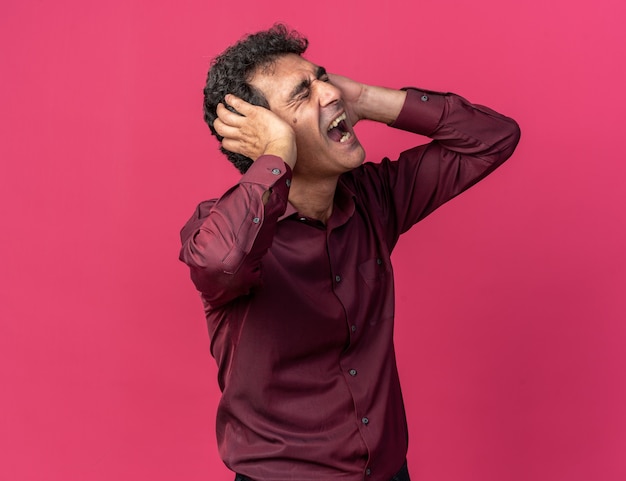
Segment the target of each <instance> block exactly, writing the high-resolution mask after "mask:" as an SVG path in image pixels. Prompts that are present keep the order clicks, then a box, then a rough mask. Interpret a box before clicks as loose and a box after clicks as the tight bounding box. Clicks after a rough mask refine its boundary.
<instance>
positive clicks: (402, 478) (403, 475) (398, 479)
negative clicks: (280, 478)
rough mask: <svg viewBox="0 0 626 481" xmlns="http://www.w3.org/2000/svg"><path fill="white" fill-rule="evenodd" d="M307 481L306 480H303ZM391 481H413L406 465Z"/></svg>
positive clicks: (239, 480) (240, 480) (242, 479)
mask: <svg viewBox="0 0 626 481" xmlns="http://www.w3.org/2000/svg"><path fill="white" fill-rule="evenodd" d="M235 481H252V480H251V479H250V478H246V477H245V476H243V475H241V474H238V475H236V476H235ZM303 481H305V480H303ZM389 481H411V478H409V470H408V469H407V467H406V463H404V466H402V468H401V469H400V471H398V472H397V473H396V474H394V475H393V477H392V478H391V479H390V480H389Z"/></svg>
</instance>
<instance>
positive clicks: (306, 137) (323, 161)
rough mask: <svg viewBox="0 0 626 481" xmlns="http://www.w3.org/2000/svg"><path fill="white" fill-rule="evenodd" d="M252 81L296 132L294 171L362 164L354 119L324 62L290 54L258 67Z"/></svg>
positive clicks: (320, 172)
mask: <svg viewBox="0 0 626 481" xmlns="http://www.w3.org/2000/svg"><path fill="white" fill-rule="evenodd" d="M250 84H252V86H254V87H255V88H257V89H259V90H260V91H261V92H262V93H263V94H264V96H265V98H266V99H267V101H268V103H269V105H270V110H271V111H272V112H274V113H275V114H276V115H278V116H279V117H280V118H281V119H283V120H284V121H285V122H287V123H288V124H289V125H291V127H292V128H293V130H294V132H295V134H296V145H297V149H298V159H297V162H296V166H295V169H294V175H296V174H297V175H299V176H307V177H310V178H324V177H332V176H338V175H340V174H342V173H344V172H347V171H349V170H351V169H354V168H355V167H358V166H359V165H361V163H362V162H363V159H364V158H365V152H364V151H363V147H362V146H361V144H360V143H359V141H358V139H357V138H356V135H355V134H354V130H353V128H352V125H350V123H349V120H348V118H347V115H346V112H345V107H344V103H343V100H342V98H341V92H340V91H339V89H338V88H337V87H335V86H334V85H332V84H331V83H330V82H329V79H328V76H327V75H326V71H325V70H324V69H323V68H321V67H318V66H317V65H314V64H312V63H311V62H309V61H307V60H305V59H303V58H302V57H300V56H299V55H295V54H288V55H284V56H282V57H279V58H278V60H277V61H276V62H275V63H274V64H273V65H271V66H270V67H269V68H265V69H264V68H260V69H258V70H257V71H256V72H255V74H254V75H253V77H252V79H251V81H250Z"/></svg>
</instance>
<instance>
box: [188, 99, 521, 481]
mask: <svg viewBox="0 0 626 481" xmlns="http://www.w3.org/2000/svg"><path fill="white" fill-rule="evenodd" d="M392 126H393V127H396V128H400V129H404V130H408V131H411V132H415V133H418V134H422V135H427V136H429V137H431V138H433V139H434V141H433V142H431V143H429V144H427V145H422V146H418V147H415V148H413V149H411V150H408V151H406V152H403V153H402V154H401V155H400V158H399V159H398V160H397V161H390V160H389V159H384V160H383V161H382V162H381V163H379V164H375V163H365V164H364V165H362V166H361V167H359V168H357V169H355V170H353V171H351V172H348V173H346V174H344V175H343V176H342V177H341V178H340V180H339V184H338V186H337V191H336V194H335V204H334V208H333V212H332V215H331V217H330V219H329V220H328V222H327V224H326V225H324V224H322V223H321V222H319V221H316V220H314V219H309V218H306V217H303V216H301V215H299V214H298V212H297V211H296V209H295V208H294V207H293V206H292V205H291V204H290V203H289V202H288V200H287V199H288V194H289V185H290V183H291V170H290V168H289V167H288V166H287V165H286V164H285V163H284V162H283V161H282V160H281V159H280V158H278V157H275V156H269V155H268V156H263V157H260V158H259V159H257V160H256V162H254V163H253V165H252V166H251V167H250V169H249V170H248V172H247V173H246V174H244V175H243V176H242V177H241V180H240V181H239V183H238V184H237V185H235V186H234V187H232V188H231V189H230V190H229V191H228V192H226V193H225V194H224V195H223V196H222V197H221V198H220V199H218V200H210V201H206V202H203V203H201V204H200V205H199V206H198V208H197V210H196V212H195V214H194V215H193V216H192V218H191V219H190V220H189V222H188V223H187V225H186V226H185V227H184V228H183V230H182V233H181V237H182V242H183V247H182V250H181V254H180V258H181V260H182V261H183V262H185V263H186V264H187V265H189V267H190V269H191V277H192V280H193V282H194V284H195V285H196V288H197V289H198V290H199V291H200V292H201V294H202V300H203V302H204V307H205V313H206V319H207V323H208V327H209V335H210V338H211V353H212V355H213V356H214V357H215V359H216V361H217V364H218V368H219V373H218V381H219V385H220V388H221V390H222V398H221V401H220V404H219V408H218V413H217V438H218V445H219V450H220V454H221V456H222V459H223V460H224V462H225V463H226V465H227V466H228V467H229V468H231V469H232V470H233V471H236V472H239V473H241V474H244V475H246V476H248V477H250V478H252V479H254V480H255V481H288V480H289V481H311V480H330V479H341V480H345V481H357V480H361V481H362V480H364V479H367V480H372V481H387V480H388V479H389V478H391V477H392V476H393V475H394V474H395V473H396V472H397V471H398V470H399V469H400V467H401V466H402V465H403V463H404V462H405V459H406V453H407V426H406V418H405V413H404V406H403V402H402V393H401V390H400V383H399V380H398V373H397V369H396V360H395V354H394V347H393V322H394V284H393V273H392V268H391V263H390V255H391V251H392V249H393V247H394V246H395V244H396V242H397V240H398V237H399V236H400V234H402V233H403V232H405V231H407V230H408V229H409V228H410V227H411V226H412V225H413V224H415V223H416V222H418V221H419V220H421V219H423V218H424V217H425V216H426V215H428V214H429V213H431V212H432V211H433V210H434V209H436V208H437V207H439V206H440V205H442V204H443V203H444V202H446V201H448V200H450V199H451V198H452V197H454V196H456V195H457V194H459V193H461V192H462V191H464V190H465V189H467V188H468V187H470V186H471V185H472V184H474V183H476V182H477V181H478V180H480V179H481V178H483V177H484V176H486V175H487V174H488V173H489V172H491V171H493V170H494V169H495V168H496V167H497V166H498V165H500V164H502V163H503V162H504V161H505V160H506V159H507V158H508V157H509V156H510V155H511V154H512V153H513V150H514V149H515V146H516V145H517V142H518V140H519V128H518V126H517V124H516V123H515V122H514V121H513V120H511V119H509V118H507V117H504V116H502V115H499V114H497V113H496V112H494V111H492V110H490V109H488V108H485V107H481V106H477V105H472V104H470V103H469V102H467V101H466V100H464V99H463V98H461V97H459V96H457V95H454V94H439V93H435V92H430V91H423V90H413V89H409V90H408V95H407V99H406V101H405V104H404V106H403V109H402V111H401V113H400V115H399V116H398V118H397V119H396V121H395V123H394V124H393V125H392ZM268 189H271V190H272V194H271V196H270V198H269V201H268V202H267V204H266V205H263V200H262V196H263V193H264V192H265V191H267V190H268Z"/></svg>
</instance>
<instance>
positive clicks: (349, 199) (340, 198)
mask: <svg viewBox="0 0 626 481" xmlns="http://www.w3.org/2000/svg"><path fill="white" fill-rule="evenodd" d="M355 198H356V195H355V194H354V192H352V190H351V189H350V188H349V187H348V186H347V185H346V184H345V182H344V181H343V176H342V177H340V178H339V182H337V189H336V190H335V204H334V206H333V213H332V215H331V216H330V220H329V222H328V224H329V226H331V227H333V228H334V227H338V226H340V225H343V224H345V223H346V222H347V221H348V219H350V217H352V214H354V210H355ZM296 214H298V210H297V209H296V208H295V207H294V205H293V204H292V203H291V202H287V208H286V209H285V213H284V214H283V215H281V216H280V217H279V218H278V221H279V222H280V221H281V220H284V219H287V218H288V217H291V216H293V215H296Z"/></svg>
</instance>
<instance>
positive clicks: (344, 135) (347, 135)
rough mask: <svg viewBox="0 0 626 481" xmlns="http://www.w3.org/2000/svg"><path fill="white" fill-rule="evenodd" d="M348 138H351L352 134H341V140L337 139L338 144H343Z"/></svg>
mask: <svg viewBox="0 0 626 481" xmlns="http://www.w3.org/2000/svg"><path fill="white" fill-rule="evenodd" d="M350 137H352V134H351V133H350V132H346V133H345V134H343V135H342V136H341V138H340V139H339V142H345V141H347V140H348V139H349V138H350Z"/></svg>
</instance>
